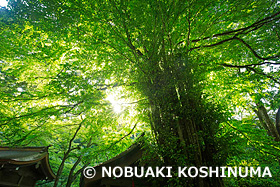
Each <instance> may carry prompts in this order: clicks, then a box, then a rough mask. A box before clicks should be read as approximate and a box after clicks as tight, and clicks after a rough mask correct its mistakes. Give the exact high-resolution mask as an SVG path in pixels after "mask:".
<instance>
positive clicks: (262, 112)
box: [254, 105, 280, 141]
mask: <svg viewBox="0 0 280 187" xmlns="http://www.w3.org/2000/svg"><path fill="white" fill-rule="evenodd" d="M254 111H255V113H256V114H257V116H258V118H259V119H260V122H261V124H262V126H263V127H264V128H265V129H266V130H267V133H268V135H270V136H272V137H274V139H275V140H276V141H280V135H279V133H278V132H277V129H276V127H277V126H276V125H274V123H273V121H272V120H271V119H270V117H269V115H268V113H267V110H266V108H265V107H264V106H263V105H258V106H257V110H254ZM276 117H277V116H276ZM276 123H277V122H276Z"/></svg>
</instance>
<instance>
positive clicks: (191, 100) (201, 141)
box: [143, 66, 224, 187]
mask: <svg viewBox="0 0 280 187" xmlns="http://www.w3.org/2000/svg"><path fill="white" fill-rule="evenodd" d="M182 68H183V69H184V70H186V68H185V67H183V66H182V67H181V68H168V67H165V68H160V67H159V66H157V67H155V66H154V67H153V68H151V69H152V70H153V71H154V72H150V79H149V80H148V81H147V82H143V84H144V85H143V86H145V87H146V89H145V90H147V92H146V93H145V94H146V95H147V97H148V98H149V101H150V104H151V122H152V129H153V131H154V133H155V136H156V138H157V142H158V144H159V146H160V147H162V150H163V151H162V153H161V154H162V157H163V159H164V165H172V166H174V167H176V166H182V163H180V162H178V161H177V160H176V159H172V154H173V153H180V154H181V156H182V157H183V158H185V161H184V163H185V164H187V165H186V166H196V167H201V166H218V165H215V162H214V155H215V153H216V149H215V143H214V142H215V140H214V134H215V130H214V129H215V127H213V126H212V125H213V124H214V125H217V124H215V121H216V119H211V120H212V121H209V119H206V118H211V116H205V115H206V113H205V111H207V109H206V108H205V107H204V106H203V103H202V102H201V97H200V96H201V94H200V90H199V89H198V88H195V87H194V85H193V79H192V75H191V72H190V70H186V71H187V72H182V71H180V70H181V69H182ZM155 70H156V72H155ZM208 123H209V124H208ZM187 180H188V181H187V182H188V185H189V186H198V187H208V186H209V187H210V186H213V187H214V186H215V187H219V186H224V185H223V182H222V180H220V178H199V177H197V178H194V179H191V178H188V179H187Z"/></svg>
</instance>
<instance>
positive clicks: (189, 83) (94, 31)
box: [1, 0, 280, 186]
mask: <svg viewBox="0 0 280 187" xmlns="http://www.w3.org/2000/svg"><path fill="white" fill-rule="evenodd" d="M8 14H11V17H10V18H9V15H8ZM279 19H280V10H279V2H278V1H273V0H271V1H267V0H266V1H263V0H260V1H242V0H241V1H235V0H228V1H224V0H221V1H216V0H215V1H212V0H207V1H205V0H194V1H181V0H178V1H177V0H173V1H165V0H159V1H155V0H148V1H139V0H131V1H122V0H119V1H118V0H108V1H98V0H97V1H79V2H78V1H74V0H68V1H67V0H66V1H62V2H57V1H49V0H48V1H44V0H41V1H36V0H30V1H10V10H9V11H7V13H6V14H5V16H3V19H2V21H1V25H3V26H4V29H3V30H2V31H1V32H2V35H1V39H3V40H2V41H3V43H4V44H5V45H3V47H2V49H3V50H2V53H3V55H2V56H3V57H2V60H3V61H5V62H13V63H14V64H13V68H12V70H13V71H20V72H25V73H23V74H21V73H20V72H18V73H19V74H20V76H30V77H31V78H30V79H29V80H24V78H22V80H24V81H22V84H25V83H26V82H27V84H28V85H30V84H31V82H32V81H38V79H40V77H45V78H46V76H47V77H48V80H47V81H44V79H43V80H42V83H41V82H40V84H43V85H44V88H47V87H48V88H49V90H48V91H46V90H45V89H44V90H45V91H44V92H45V93H42V94H41V93H40V95H39V93H38V89H36V94H35V90H34V91H33V92H34V93H33V95H36V97H38V98H42V97H45V96H46V94H50V95H53V96H52V97H54V98H55V97H56V95H55V94H57V93H62V92H64V91H65V90H66V91H67V93H68V95H64V97H67V100H68V106H67V107H65V106H64V105H62V106H56V109H57V111H61V112H63V113H68V112H69V111H75V110H74V109H75V108H76V106H77V109H76V110H77V111H76V112H75V114H79V113H80V112H82V111H83V110H85V111H90V109H91V107H90V105H91V104H92V101H99V100H100V98H97V97H98V96H97V97H96V98H92V97H93V96H92V95H96V94H97V95H99V94H98V93H99V91H100V90H102V89H104V88H102V87H100V85H105V80H106V79H107V80H110V81H112V82H113V85H115V84H114V83H117V84H118V85H129V86H134V88H136V89H137V91H138V92H139V93H140V95H141V96H140V97H141V98H145V99H146V100H147V101H148V107H146V105H145V107H146V110H145V115H146V116H147V117H148V118H149V120H150V124H151V129H152V131H153V133H154V136H155V138H156V141H157V143H158V145H159V147H160V148H161V149H160V150H161V152H160V155H161V157H162V158H163V162H164V164H165V165H172V166H178V165H182V164H186V165H195V166H205V165H206V166H216V165H223V164H225V160H218V159H216V158H219V157H221V155H220V154H221V153H220V152H219V150H220V149H221V145H220V144H219V143H218V142H219V141H218V140H217V138H216V134H217V132H218V130H219V124H221V123H222V122H224V121H226V120H227V114H226V112H224V110H226V109H228V108H230V107H232V106H223V103H221V102H220V101H218V99H221V98H222V93H226V94H227V95H228V94H229V93H230V92H233V91H234V89H235V88H232V87H236V84H238V83H240V82H237V81H236V82H233V83H232V87H231V88H226V87H225V86H224V85H221V84H223V83H225V82H227V83H228V82H231V81H232V80H233V77H240V76H241V78H240V80H241V81H248V83H250V84H253V85H250V87H254V85H255V84H257V83H256V82H258V81H254V80H253V79H257V80H266V81H267V82H269V84H270V86H271V87H275V85H276V86H277V85H278V84H279V74H277V72H278V71H279V70H278V69H276V70H275V71H270V72H268V73H267V72H266V71H265V69H264V67H265V66H267V67H274V66H277V65H279V57H280V51H279V49H280V47H279V44H280V38H279V33H280V30H279V28H280V27H279ZM16 62H17V63H16ZM36 66H39V67H45V69H44V70H42V69H41V70H40V68H39V67H36ZM46 67H48V68H46ZM69 67H71V68H72V69H68V68H69ZM24 68H25V70H26V69H27V68H30V69H29V71H25V70H24ZM244 69H245V71H243V70H244ZM38 70H39V71H41V72H40V74H41V75H40V76H38V73H35V74H36V76H35V77H34V76H33V75H32V74H33V73H34V72H36V71H38ZM241 70H242V71H243V72H241ZM79 71H82V76H79V74H80V73H79ZM13 74H14V75H15V73H13ZM74 77H75V78H74ZM77 77H78V78H77ZM78 79H83V80H84V81H83V84H81V82H80V81H79V82H75V80H78ZM5 80H7V78H6V79H5ZM10 80H11V81H12V78H11V79H10ZM85 80H86V81H85ZM217 80H218V81H217ZM28 81H29V82H28ZM92 82H95V83H97V84H96V85H98V86H99V87H98V88H97V91H96V92H94V91H92V90H90V89H91V87H90V86H88V85H87V84H89V83H91V84H92ZM216 82H218V84H217V86H218V88H216V87H214V86H215V83H216ZM50 83H51V84H50ZM219 84H220V85H219ZM258 84H260V85H261V84H263V85H264V84H266V82H265V81H263V82H258ZM48 85H49V86H48ZM54 85H56V86H54ZM211 85H212V87H211ZM213 85H214V86H213ZM278 86H279V85H278ZM81 87H82V88H81ZM111 87H113V86H111ZM11 89H16V87H14V88H13V87H12V86H11ZM72 89H74V90H76V91H75V94H71V93H72V91H73V90H72ZM237 89H238V88H237ZM249 91H250V92H248V90H246V89H243V90H239V93H241V94H246V93H251V91H252V90H249ZM253 91H254V90H253ZM76 92H77V93H79V94H76ZM92 92H94V93H92ZM28 93H29V94H32V89H31V87H30V88H29V92H28ZM83 93H85V94H83ZM7 94H8V93H7ZM91 94H92V95H91ZM99 96H100V95H99ZM80 97H81V98H84V99H82V100H80ZM78 106H84V107H78ZM15 107H16V106H15ZM145 107H144V108H145ZM223 107H225V108H224V109H223ZM227 107H228V108H227ZM233 107H234V106H233ZM47 111H48V110H46V109H41V110H39V112H47ZM7 113H8V111H5V114H3V115H8V114H7ZM35 113H36V112H35ZM33 114H34V112H33ZM18 117H19V116H18ZM18 117H14V118H11V117H7V118H4V120H3V125H7V124H9V123H11V122H14V121H13V120H12V119H17V118H18ZM20 117H23V118H25V117H26V118H28V119H29V115H28V114H24V115H20ZM23 118H22V119H23ZM13 132H14V131H13ZM175 153H177V154H179V155H180V157H181V158H182V159H172V158H173V157H172V155H173V154H175ZM182 160H183V161H182ZM186 180H187V181H188V184H189V185H190V186H223V182H222V181H221V180H220V178H188V179H186Z"/></svg>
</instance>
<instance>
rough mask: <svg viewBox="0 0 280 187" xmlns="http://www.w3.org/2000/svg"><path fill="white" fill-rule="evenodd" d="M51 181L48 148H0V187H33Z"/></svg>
mask: <svg viewBox="0 0 280 187" xmlns="http://www.w3.org/2000/svg"><path fill="white" fill-rule="evenodd" d="M44 179H46V180H53V179H55V175H54V173H53V171H52V169H51V167H50V165H49V154H48V147H15V148H11V147H0V186H4V185H5V186H22V187H25V186H26V187H29V186H34V185H35V183H36V181H37V180H44Z"/></svg>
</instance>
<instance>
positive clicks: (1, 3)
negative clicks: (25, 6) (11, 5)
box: [0, 0, 8, 6]
mask: <svg viewBox="0 0 280 187" xmlns="http://www.w3.org/2000/svg"><path fill="white" fill-rule="evenodd" d="M7 4H8V2H7V1H6V0H0V6H7Z"/></svg>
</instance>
